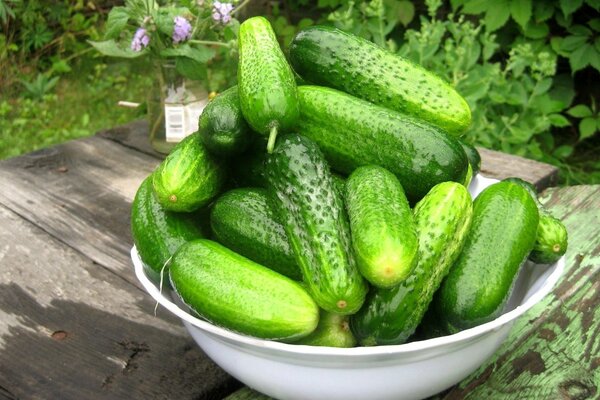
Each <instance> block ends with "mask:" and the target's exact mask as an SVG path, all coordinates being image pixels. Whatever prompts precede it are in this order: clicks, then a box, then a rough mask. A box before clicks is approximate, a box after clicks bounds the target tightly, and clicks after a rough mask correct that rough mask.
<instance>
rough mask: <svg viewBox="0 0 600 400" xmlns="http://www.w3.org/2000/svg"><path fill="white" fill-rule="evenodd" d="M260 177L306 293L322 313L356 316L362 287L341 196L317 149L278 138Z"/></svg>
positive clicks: (290, 137)
mask: <svg viewBox="0 0 600 400" xmlns="http://www.w3.org/2000/svg"><path fill="white" fill-rule="evenodd" d="M265 175H266V177H267V183H268V189H269V191H270V196H271V198H272V199H273V203H274V208H275V211H276V215H277V216H278V219H279V221H280V222H281V223H282V224H283V226H284V228H285V231H286V233H287V236H288V239H289V241H290V244H291V246H292V250H293V252H294V256H295V258H296V263H297V264H298V266H299V267H300V269H301V271H302V276H303V278H304V283H305V284H306V286H307V289H308V291H309V292H310V293H311V295H312V296H313V298H314V299H315V301H316V302H317V304H318V305H319V306H320V307H321V308H323V309H325V310H326V311H329V312H333V313H337V314H352V313H354V312H356V311H358V309H359V308H360V306H361V305H362V304H363V301H364V299H365V295H366V292H367V284H366V282H365V281H364V279H363V278H362V276H361V275H360V273H359V271H358V268H357V266H356V261H355V259H354V254H353V252H352V244H351V241H350V227H349V224H348V220H347V216H346V213H345V209H344V204H343V201H342V196H341V194H340V192H339V191H338V190H337V189H336V187H335V186H334V185H335V184H334V182H333V178H332V177H331V173H330V172H329V166H328V165H327V162H326V161H325V159H324V157H323V154H322V153H321V151H320V150H319V147H318V146H317V145H316V144H315V143H314V142H312V141H311V140H309V139H307V138H305V137H303V136H299V135H295V134H293V135H292V134H290V135H286V136H284V137H281V138H280V139H279V141H278V144H277V146H276V147H275V151H274V152H273V153H272V154H271V155H270V156H269V157H268V158H267V163H266V168H265Z"/></svg>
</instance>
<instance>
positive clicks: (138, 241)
mask: <svg viewBox="0 0 600 400" xmlns="http://www.w3.org/2000/svg"><path fill="white" fill-rule="evenodd" d="M131 236H132V237H133V243H134V244H135V247H136V248H137V251H138V253H139V255H140V258H141V259H142V261H143V262H144V264H145V265H146V266H148V267H149V268H150V270H151V271H149V272H150V275H151V276H152V277H153V278H155V279H156V280H158V279H159V278H160V272H161V269H162V268H163V266H164V265H165V263H166V262H167V260H168V259H169V258H170V257H171V256H172V255H173V254H174V253H175V251H176V250H177V249H178V248H179V247H180V246H181V245H183V244H184V243H187V242H189V241H190V240H193V239H199V238H202V237H204V236H205V235H204V233H203V231H202V228H201V225H200V224H199V221H198V216H197V215H196V214H188V213H174V212H171V211H166V210H164V209H163V208H162V207H161V206H160V204H158V201H157V200H156V197H155V196H154V192H153V190H152V175H150V176H148V177H147V178H146V179H144V181H143V182H142V184H141V185H140V187H139V188H138V190H137V192H136V194H135V198H134V199H133V203H132V204H131Z"/></svg>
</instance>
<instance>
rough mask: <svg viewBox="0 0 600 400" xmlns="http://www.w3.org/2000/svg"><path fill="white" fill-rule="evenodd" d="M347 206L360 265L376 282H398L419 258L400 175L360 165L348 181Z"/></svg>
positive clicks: (359, 267)
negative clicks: (396, 175) (399, 180)
mask: <svg viewBox="0 0 600 400" xmlns="http://www.w3.org/2000/svg"><path fill="white" fill-rule="evenodd" d="M345 200H346V208H347V209H348V216H349V217H350V231H351V233H352V245H353V246H354V252H355V254H356V261H357V263H358V269H359V270H360V272H361V274H362V276H364V277H365V279H366V280H368V281H369V282H370V283H371V284H372V285H374V286H377V287H383V288H389V287H392V286H396V285H397V284H398V283H400V282H401V281H403V280H404V279H406V277H407V276H408V275H409V274H410V273H411V272H412V270H413V267H414V266H415V262H416V261H417V249H418V247H419V243H418V241H417V232H416V230H415V229H416V227H415V223H414V221H413V215H412V211H411V209H410V205H409V204H408V200H407V199H406V196H405V195H404V190H403V189H402V185H400V182H398V179H397V178H396V177H395V176H394V174H392V173H391V172H389V171H388V170H386V169H385V168H382V167H378V166H376V165H367V166H364V167H360V168H357V169H356V170H355V171H354V172H353V173H352V174H351V175H350V177H349V178H348V180H347V181H346V196H345Z"/></svg>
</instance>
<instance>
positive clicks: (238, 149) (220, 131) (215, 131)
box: [198, 86, 252, 157]
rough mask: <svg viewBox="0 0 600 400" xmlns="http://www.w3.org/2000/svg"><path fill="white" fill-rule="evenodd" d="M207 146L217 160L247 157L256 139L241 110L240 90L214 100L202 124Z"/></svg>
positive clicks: (232, 90)
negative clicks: (245, 153)
mask: <svg viewBox="0 0 600 400" xmlns="http://www.w3.org/2000/svg"><path fill="white" fill-rule="evenodd" d="M198 125H199V129H198V130H199V132H200V137H201V138H202V142H203V143H204V146H206V148H207V149H208V151H210V152H211V153H213V154H215V155H217V156H225V157H230V156H234V155H238V154H241V153H243V152H244V151H245V150H246V148H247V147H248V144H249V143H250V141H251V138H252V131H251V130H250V127H249V126H248V124H247V123H246V120H245V119H244V116H243V115H242V109H241V108H240V98H239V95H238V90H237V86H233V87H231V88H229V89H227V90H225V91H224V92H223V93H221V94H219V95H218V96H217V97H215V98H214V99H213V100H211V101H210V102H209V103H208V104H207V105H206V107H205V108H204V110H203V111H202V115H200V120H199V122H198Z"/></svg>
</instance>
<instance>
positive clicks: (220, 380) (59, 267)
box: [0, 206, 239, 399]
mask: <svg viewBox="0 0 600 400" xmlns="http://www.w3.org/2000/svg"><path fill="white" fill-rule="evenodd" d="M153 308H154V302H152V301H151V299H150V298H149V296H147V295H146V294H145V293H144V292H142V291H141V290H138V289H137V288H135V287H134V286H133V285H131V284H129V283H127V282H125V281H124V280H123V279H121V278H119V277H118V276H116V275H115V274H113V273H111V272H109V271H107V270H105V269H102V268H99V267H98V265H96V264H95V263H94V262H93V261H92V260H90V259H89V258H87V257H85V256H83V255H81V254H79V253H78V252H76V251H74V250H73V249H71V248H69V247H68V246H66V245H64V244H62V243H60V242H59V241H57V240H55V239H53V238H52V237H50V235H48V234H47V233H45V232H43V231H42V230H40V229H39V228H37V227H35V226H34V225H32V224H31V223H29V222H26V221H25V220H23V219H22V218H20V217H19V216H17V215H16V214H14V213H13V212H11V211H9V210H7V209H6V208H4V207H2V206H0V398H8V399H17V398H19V399H91V398H94V399H215V398H221V397H222V396H224V395H226V394H227V393H230V392H231V391H232V390H234V389H236V388H237V387H239V385H238V384H237V383H236V382H235V381H234V380H233V379H232V378H230V377H229V376H228V375H227V374H226V373H225V372H223V371H222V370H221V369H220V368H219V367H217V366H216V365H215V364H214V363H212V361H210V360H209V359H208V358H207V357H206V355H205V354H204V353H203V352H202V351H201V350H200V349H199V347H197V346H196V345H195V344H194V343H193V341H192V339H191V338H190V337H189V335H188V334H187V332H186V331H185V330H184V329H183V327H182V326H181V324H180V322H179V320H177V319H176V318H174V317H173V316H172V315H171V314H170V313H168V312H166V311H164V310H162V309H160V308H159V309H158V316H157V317H154V316H153Z"/></svg>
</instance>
